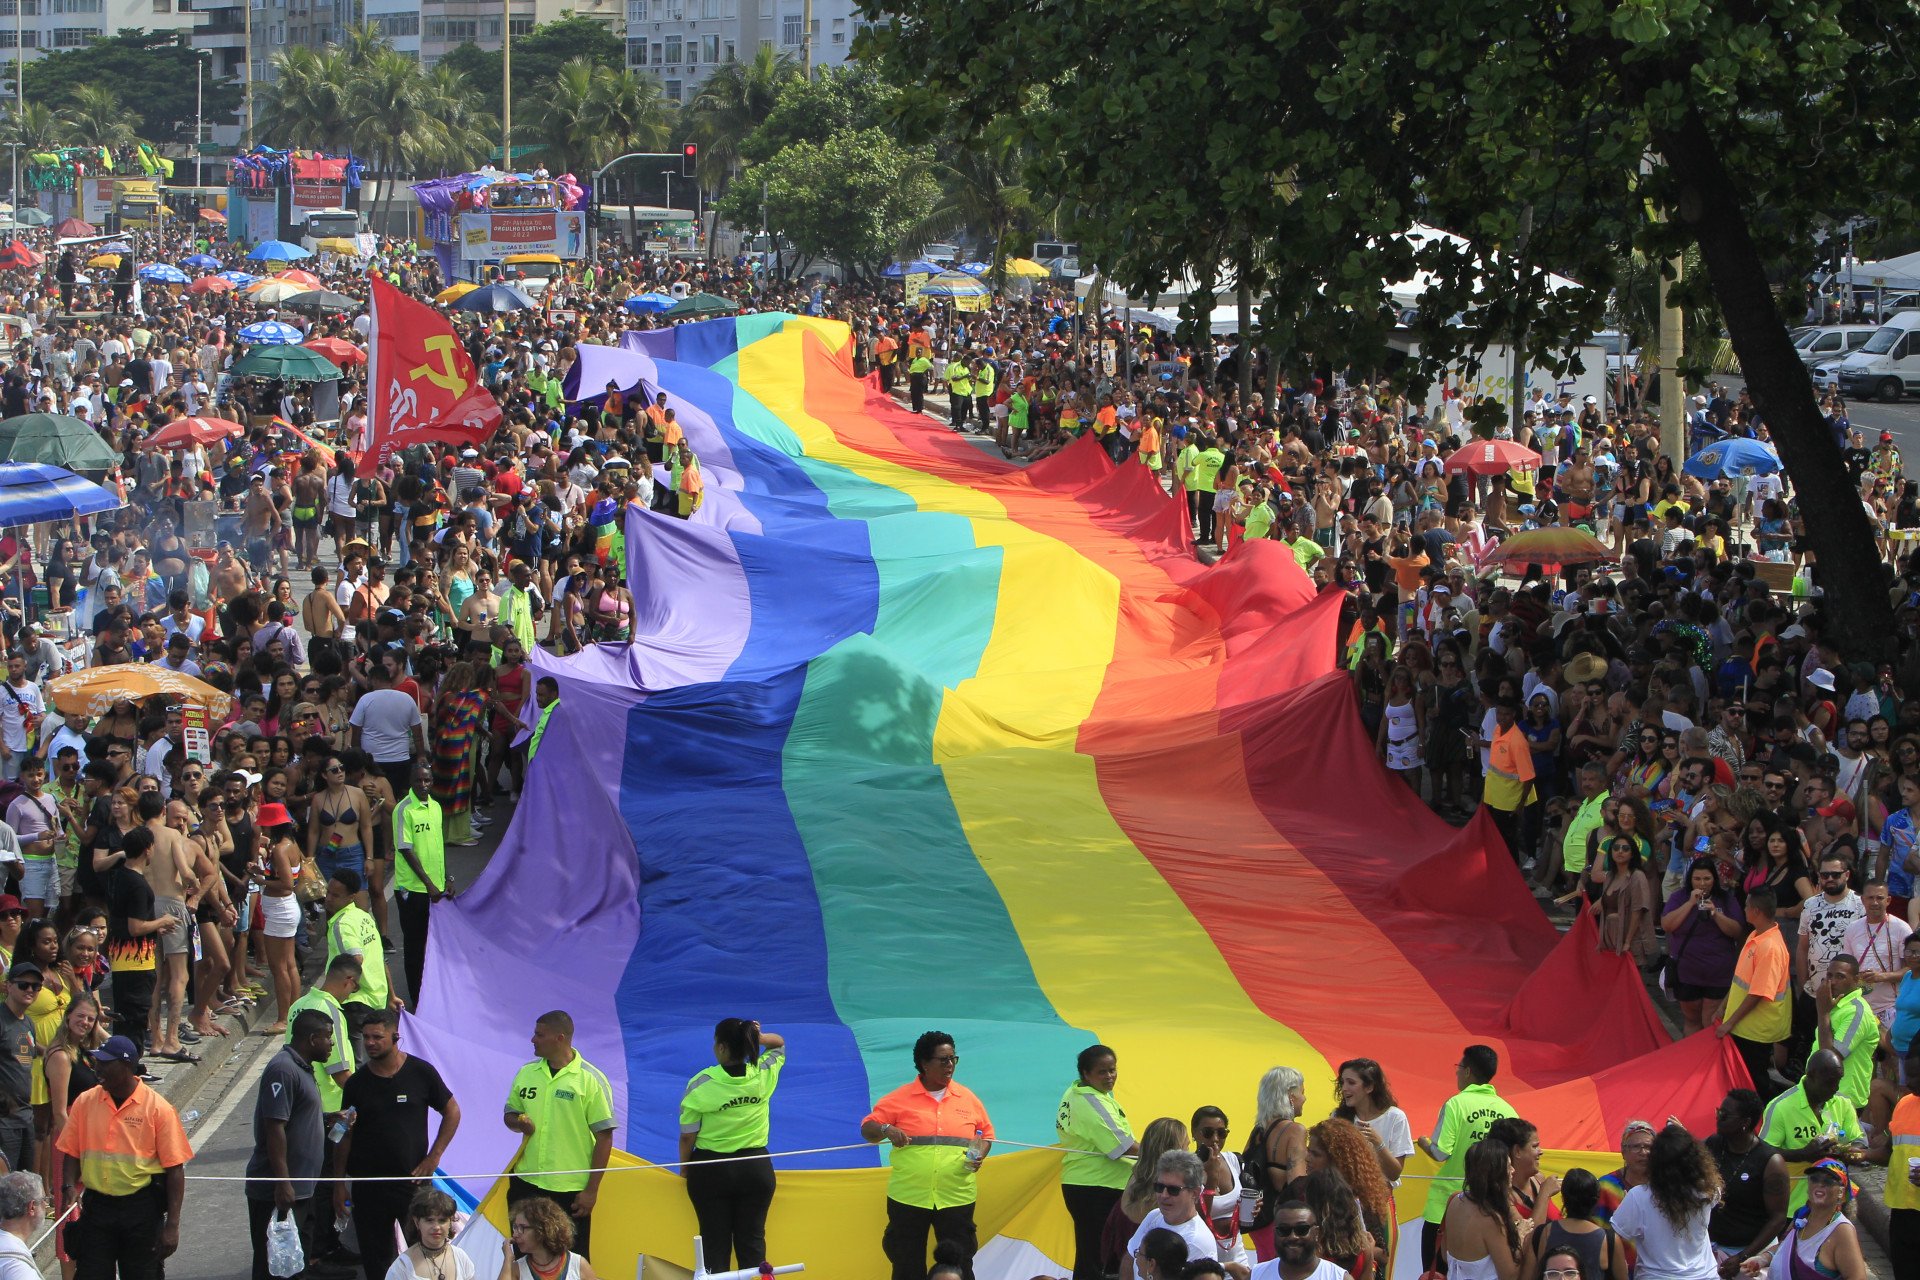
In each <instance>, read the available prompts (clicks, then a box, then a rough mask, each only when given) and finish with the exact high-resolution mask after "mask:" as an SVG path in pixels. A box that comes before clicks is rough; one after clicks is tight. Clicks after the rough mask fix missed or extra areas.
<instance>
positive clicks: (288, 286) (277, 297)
mask: <svg viewBox="0 0 1920 1280" xmlns="http://www.w3.org/2000/svg"><path fill="white" fill-rule="evenodd" d="M307 292H309V290H308V289H307V287H306V286H305V285H303V284H295V283H294V282H293V281H291V280H256V281H254V282H253V283H252V284H250V285H248V286H247V296H248V297H249V298H252V299H253V300H254V301H255V302H268V303H280V302H285V301H286V300H287V299H288V298H297V297H299V296H300V295H301V294H303V293H307Z"/></svg>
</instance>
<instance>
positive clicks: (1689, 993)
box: [1673, 979, 1733, 1000]
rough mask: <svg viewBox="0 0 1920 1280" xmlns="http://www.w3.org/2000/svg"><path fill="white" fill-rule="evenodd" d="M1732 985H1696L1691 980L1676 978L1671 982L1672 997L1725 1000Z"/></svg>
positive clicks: (1678, 998)
mask: <svg viewBox="0 0 1920 1280" xmlns="http://www.w3.org/2000/svg"><path fill="white" fill-rule="evenodd" d="M1732 986H1733V984H1732V983H1723V984H1722V985H1720V986H1717V987H1696V986H1694V985H1693V984H1692V983H1691V982H1681V981H1679V980H1678V979H1676V980H1675V981H1674V984H1673V998H1674V999H1675V1000H1725V999H1726V998H1727V992H1728V991H1729V990H1731V989H1732Z"/></svg>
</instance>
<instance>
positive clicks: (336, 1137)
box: [327, 1107, 360, 1147]
mask: <svg viewBox="0 0 1920 1280" xmlns="http://www.w3.org/2000/svg"><path fill="white" fill-rule="evenodd" d="M358 1114H360V1109H359V1108H358V1107H348V1108H347V1109H346V1110H345V1111H342V1112H341V1113H340V1114H339V1115H338V1116H336V1117H335V1118H334V1121H333V1127H332V1128H331V1129H328V1130H327V1141H328V1142H330V1143H332V1144H333V1145H334V1146H336V1147H337V1146H339V1145H340V1143H341V1142H342V1141H344V1140H345V1138H346V1136H347V1130H348V1129H350V1128H352V1127H353V1118H354V1117H355V1116H356V1115H358Z"/></svg>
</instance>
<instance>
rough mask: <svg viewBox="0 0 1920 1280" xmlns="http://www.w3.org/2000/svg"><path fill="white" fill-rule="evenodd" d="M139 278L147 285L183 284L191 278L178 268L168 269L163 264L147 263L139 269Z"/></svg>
mask: <svg viewBox="0 0 1920 1280" xmlns="http://www.w3.org/2000/svg"><path fill="white" fill-rule="evenodd" d="M140 278H141V279H142V280H145V281H146V282H147V283H148V284H185V283H187V281H188V280H189V279H191V278H192V277H190V276H188V275H187V273H186V272H184V271H182V270H181V269H180V268H178V267H170V266H168V265H167V264H166V263H164V262H149V263H148V264H147V265H146V266H144V267H142V268H140Z"/></svg>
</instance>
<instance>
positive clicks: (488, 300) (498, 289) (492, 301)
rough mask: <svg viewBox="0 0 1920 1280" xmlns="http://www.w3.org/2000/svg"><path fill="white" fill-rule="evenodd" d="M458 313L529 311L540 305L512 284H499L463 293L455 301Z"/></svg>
mask: <svg viewBox="0 0 1920 1280" xmlns="http://www.w3.org/2000/svg"><path fill="white" fill-rule="evenodd" d="M453 305H454V309H455V310H457V311H490V312H501V311H527V310H530V309H532V308H533V307H535V306H538V305H539V304H538V303H536V302H534V300H533V299H532V298H529V297H528V296H527V295H526V294H524V293H522V292H521V291H520V290H518V289H516V288H514V287H513V286H512V285H510V284H500V283H498V282H496V283H494V284H490V285H487V286H485V287H484V288H480V289H475V290H474V291H473V292H472V293H463V294H461V295H460V296H459V297H458V298H456V299H455V300H454V303H453Z"/></svg>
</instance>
